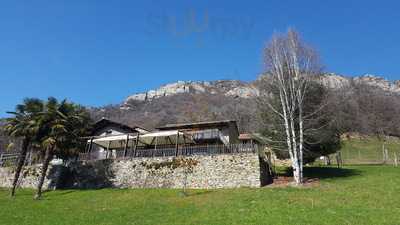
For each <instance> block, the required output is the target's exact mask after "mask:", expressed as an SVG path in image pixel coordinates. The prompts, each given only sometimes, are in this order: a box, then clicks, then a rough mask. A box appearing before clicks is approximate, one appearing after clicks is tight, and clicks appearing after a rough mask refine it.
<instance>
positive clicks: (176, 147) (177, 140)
mask: <svg viewBox="0 0 400 225" xmlns="http://www.w3.org/2000/svg"><path fill="white" fill-rule="evenodd" d="M178 143H179V131H178V132H177V135H176V146H175V156H178V148H179V144H178Z"/></svg>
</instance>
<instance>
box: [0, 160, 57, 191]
mask: <svg viewBox="0 0 400 225" xmlns="http://www.w3.org/2000/svg"><path fill="white" fill-rule="evenodd" d="M40 168H41V165H36V166H29V167H25V168H24V169H23V170H22V172H21V175H20V179H19V181H18V186H19V187H22V188H36V187H37V183H38V181H39V175H40ZM61 171H62V168H61V167H59V166H49V170H48V173H47V176H46V179H45V181H44V184H43V189H44V190H47V189H54V188H56V186H57V182H58V178H59V177H60V172H61ZM14 173H15V168H14V167H0V187H6V188H9V187H12V182H13V179H14Z"/></svg>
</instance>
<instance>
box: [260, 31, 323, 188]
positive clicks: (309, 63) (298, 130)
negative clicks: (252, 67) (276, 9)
mask: <svg viewBox="0 0 400 225" xmlns="http://www.w3.org/2000/svg"><path fill="white" fill-rule="evenodd" d="M264 62H265V65H266V69H267V71H266V74H267V79H268V83H269V85H270V88H271V90H273V91H272V92H271V93H274V94H273V96H272V97H271V96H266V98H267V99H274V101H275V103H276V102H278V103H279V104H273V103H271V101H269V100H268V101H266V102H267V106H268V108H269V109H270V112H272V113H274V114H276V115H277V117H276V118H278V119H279V120H280V122H281V125H282V129H283V130H284V136H285V137H284V138H285V142H286V144H285V147H286V148H287V151H288V153H289V156H290V159H291V162H292V167H293V177H294V181H295V183H296V184H297V185H300V184H301V183H302V182H303V163H304V162H303V155H304V142H305V140H304V126H305V124H304V123H305V121H306V117H307V115H303V106H304V99H305V96H306V95H307V89H308V85H309V82H310V81H311V79H313V76H316V75H319V74H320V71H321V66H320V64H319V60H318V55H317V54H316V52H315V51H314V49H313V48H311V47H309V46H307V45H306V44H305V43H304V42H302V41H301V40H300V38H299V35H298V34H297V33H296V32H295V31H294V30H292V29H289V30H288V32H287V33H286V34H275V35H274V36H273V37H272V39H271V41H270V42H269V43H268V44H267V46H266V48H265V52H264Z"/></svg>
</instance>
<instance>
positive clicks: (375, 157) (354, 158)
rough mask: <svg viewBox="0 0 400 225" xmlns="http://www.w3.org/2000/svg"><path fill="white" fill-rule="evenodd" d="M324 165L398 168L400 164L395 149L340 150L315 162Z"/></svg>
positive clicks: (398, 153)
mask: <svg viewBox="0 0 400 225" xmlns="http://www.w3.org/2000/svg"><path fill="white" fill-rule="evenodd" d="M318 161H319V162H322V163H324V164H339V165H367V164H377V165H378V164H387V165H394V166H398V165H399V164H400V151H398V150H395V149H392V150H391V149H388V148H383V149H382V150H378V149H376V150H374V151H372V150H368V151H363V150H360V149H353V150H348V149H342V150H341V151H339V152H337V153H335V154H331V155H329V156H328V157H322V158H321V159H320V160H317V162H318Z"/></svg>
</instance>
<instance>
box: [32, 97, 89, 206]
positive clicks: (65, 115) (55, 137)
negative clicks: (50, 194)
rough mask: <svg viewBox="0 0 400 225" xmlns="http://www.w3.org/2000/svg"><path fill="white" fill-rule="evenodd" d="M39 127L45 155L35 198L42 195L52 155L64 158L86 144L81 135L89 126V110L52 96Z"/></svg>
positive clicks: (83, 134)
mask: <svg viewBox="0 0 400 225" xmlns="http://www.w3.org/2000/svg"><path fill="white" fill-rule="evenodd" d="M39 123H40V124H41V126H40V127H41V130H40V131H39V133H40V136H41V137H43V138H42V139H41V143H42V147H43V148H44V149H45V158H44V162H43V165H42V170H41V174H40V177H39V182H38V186H37V193H36V195H35V199H40V198H41V195H42V187H43V183H44V179H45V177H46V174H47V170H48V167H49V164H50V161H51V159H53V157H54V155H56V156H59V157H61V158H65V157H66V156H69V155H70V154H68V153H70V151H74V150H75V151H76V150H77V149H79V147H80V146H81V145H82V140H81V139H80V137H82V136H85V135H86V134H87V131H88V130H89V129H88V128H89V127H88V126H89V125H90V118H89V115H88V113H87V112H86V110H85V109H84V108H83V107H81V106H79V105H76V104H74V103H70V102H67V101H66V100H63V101H61V102H58V101H57V99H55V98H52V97H50V98H49V99H48V101H47V102H46V104H45V110H44V111H43V113H42V114H41V116H40V119H39Z"/></svg>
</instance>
